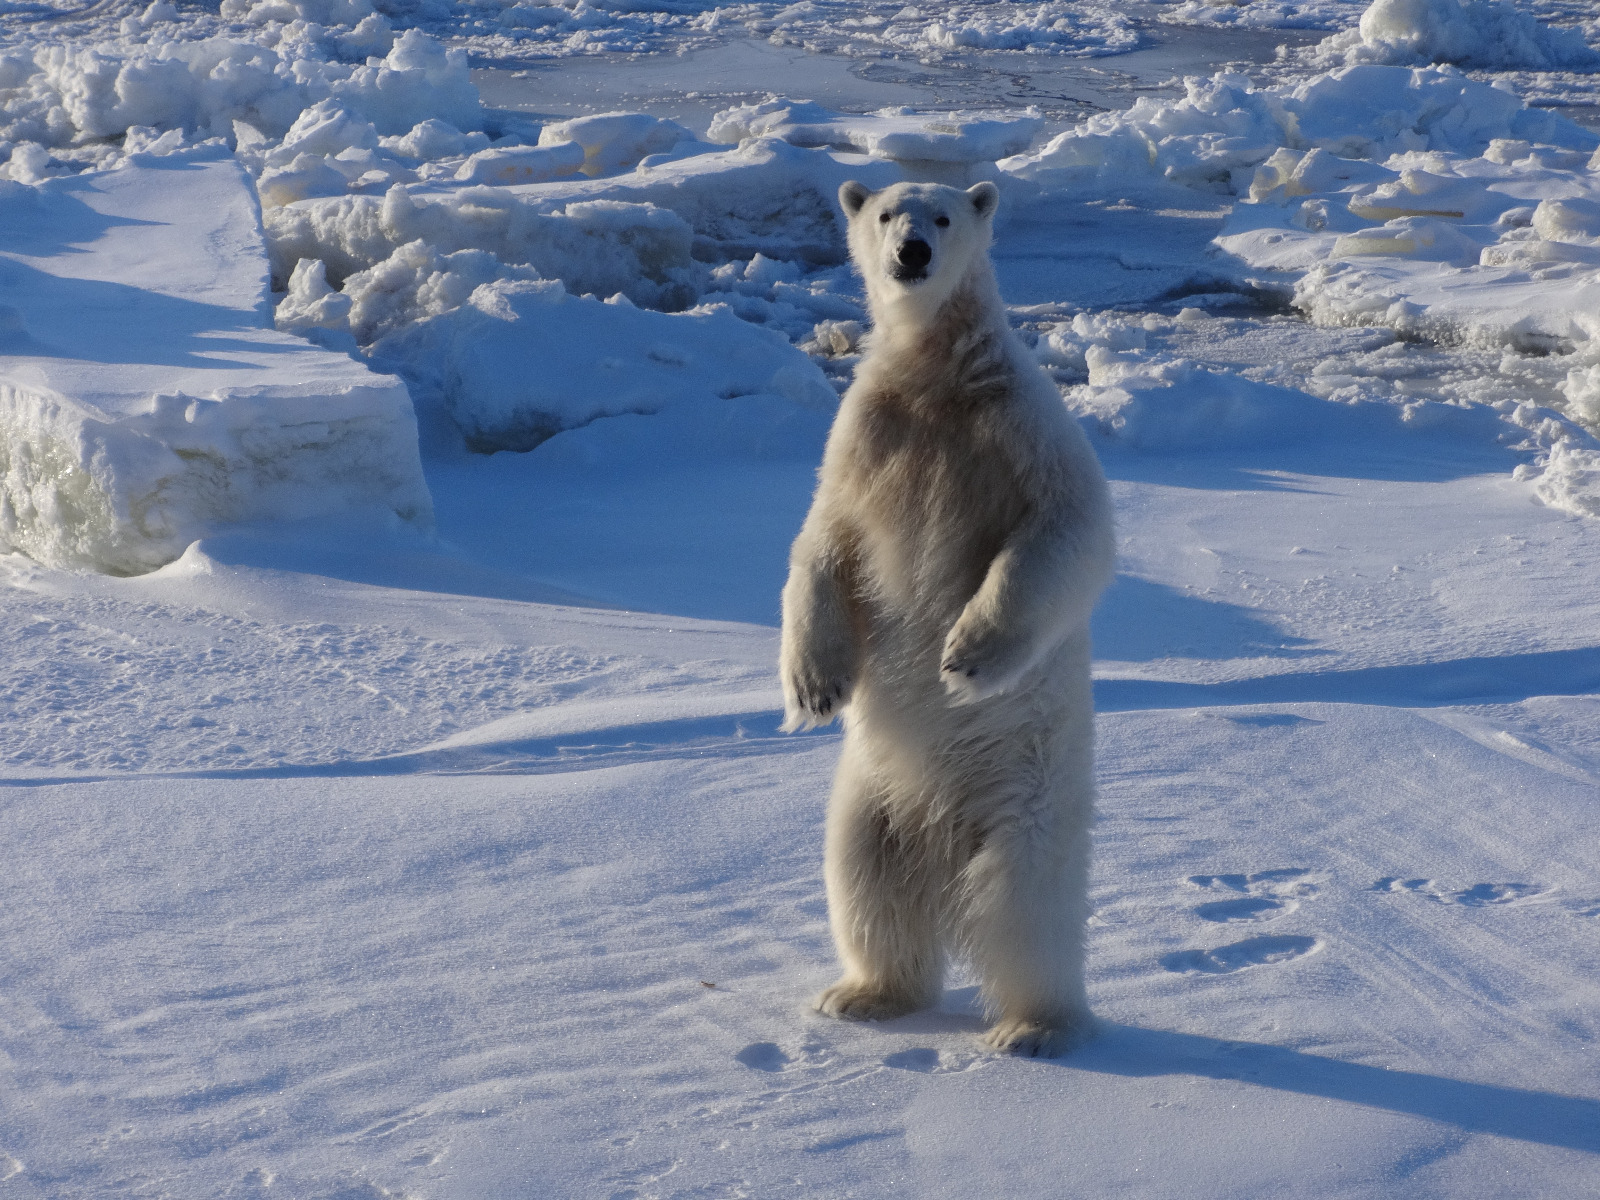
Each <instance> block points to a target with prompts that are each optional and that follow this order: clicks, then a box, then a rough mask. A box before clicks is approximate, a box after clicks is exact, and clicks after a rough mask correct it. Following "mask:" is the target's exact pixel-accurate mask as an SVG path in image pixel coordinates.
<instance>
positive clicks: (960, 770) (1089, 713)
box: [845, 630, 1094, 822]
mask: <svg viewBox="0 0 1600 1200" xmlns="http://www.w3.org/2000/svg"><path fill="white" fill-rule="evenodd" d="M845 725H846V729H847V736H848V737H849V738H850V740H851V742H852V743H853V744H854V746H855V747H856V752H857V753H861V754H863V755H865V756H866V757H867V758H869V759H870V760H872V761H873V763H874V765H875V767H876V773H877V774H878V776H879V778H880V779H883V780H890V781H893V786H892V787H889V788H888V789H887V791H888V792H890V793H891V794H892V795H891V799H892V800H893V802H894V804H895V807H897V808H904V809H906V810H907V811H906V813H905V815H906V817H907V818H908V819H914V820H915V821H917V822H921V821H924V820H927V819H929V818H930V817H937V816H938V814H939V813H941V812H944V813H950V812H953V811H955V810H960V811H961V812H962V813H963V814H964V819H975V820H981V819H982V817H983V815H984V814H985V813H986V812H988V811H989V810H990V809H992V808H995V807H996V806H1004V805H1007V804H1010V803H1012V802H1014V801H1017V800H1026V799H1028V798H1029V797H1032V798H1035V799H1040V800H1044V801H1048V800H1049V799H1050V797H1051V796H1052V795H1053V794H1054V793H1056V792H1059V791H1063V789H1064V790H1065V791H1066V792H1072V793H1080V792H1084V788H1085V787H1086V786H1087V784H1086V782H1085V781H1086V780H1088V779H1089V778H1090V773H1091V769H1092V761H1091V759H1092V751H1091V749H1090V747H1091V746H1092V743H1093V737H1094V729H1093V726H1094V700H1093V694H1092V691H1091V684H1090V676H1089V639H1088V632H1087V630H1080V631H1078V632H1075V633H1074V634H1072V635H1071V636H1069V637H1068V638H1067V639H1066V640H1065V641H1064V642H1062V643H1061V645H1059V646H1057V647H1056V648H1055V649H1054V650H1053V651H1051V652H1050V653H1048V654H1046V655H1045V657H1044V659H1043V660H1042V661H1041V662H1040V663H1039V664H1038V665H1037V666H1035V667H1034V668H1033V669H1031V670H1030V671H1029V672H1028V673H1027V674H1026V675H1025V676H1024V677H1023V678H1022V680H1021V681H1020V682H1019V683H1018V685H1017V687H1016V688H1014V689H1013V690H1011V691H1009V692H1005V693H1002V694H1001V695H998V696H992V697H990V698H988V699H985V700H981V701H978V702H977V703H975V704H954V703H952V702H951V698H950V696H949V694H948V693H947V692H946V691H945V689H944V684H943V683H942V681H941V680H940V678H939V674H938V669H937V663H930V662H927V661H923V662H902V661H896V660H895V659H894V658H892V657H891V656H888V655H883V656H879V655H873V654H869V655H868V656H866V660H865V661H864V662H863V664H862V674H861V678H860V680H859V682H858V683H857V685H856V689H855V691H854V693H853V694H852V696H851V701H850V705H849V707H848V709H847V710H846V715H845ZM1085 794H1086V793H1085ZM952 806H954V808H952Z"/></svg>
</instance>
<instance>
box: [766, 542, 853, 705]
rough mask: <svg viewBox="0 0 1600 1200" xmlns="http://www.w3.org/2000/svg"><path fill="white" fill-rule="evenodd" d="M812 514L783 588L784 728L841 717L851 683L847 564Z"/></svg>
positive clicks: (793, 553)
mask: <svg viewBox="0 0 1600 1200" xmlns="http://www.w3.org/2000/svg"><path fill="white" fill-rule="evenodd" d="M821 524H822V522H820V521H819V520H818V519H817V517H816V516H815V514H813V516H812V517H811V518H808V519H807V521H806V525H805V528H803V529H802V530H801V531H800V536H799V537H797V538H796V539H795V543H794V549H793V550H791V551H790V554H789V581H788V582H787V583H786V584H784V587H783V642H782V648H781V649H780V651H779V655H778V675H779V678H780V680H781V682H782V684H783V714H784V721H783V730H784V732H785V733H793V732H794V731H795V730H798V729H810V728H811V727H812V726H814V725H826V724H827V723H828V722H829V721H831V720H833V719H834V717H836V716H838V715H839V710H840V709H841V708H842V707H843V706H844V704H845V701H847V700H848V699H849V698H850V688H851V685H852V684H853V683H854V682H855V678H854V677H855V670H856V656H857V647H856V634H855V626H854V623H853V621H852V619H851V615H850V604H849V600H848V598H847V595H846V590H845V578H844V577H845V574H846V572H845V568H844V564H843V563H842V561H841V560H840V556H839V554H838V552H837V549H836V547H835V546H834V545H833V544H832V539H830V538H828V537H827V536H826V534H825V532H824V531H823V530H822V529H821V528H819V526H821Z"/></svg>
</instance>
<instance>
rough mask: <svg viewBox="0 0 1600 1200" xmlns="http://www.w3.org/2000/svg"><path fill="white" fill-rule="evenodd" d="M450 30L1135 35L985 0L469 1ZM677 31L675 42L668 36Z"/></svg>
mask: <svg viewBox="0 0 1600 1200" xmlns="http://www.w3.org/2000/svg"><path fill="white" fill-rule="evenodd" d="M452 30H453V32H454V33H456V34H457V35H458V36H459V37H461V39H462V40H463V41H464V42H465V43H466V44H467V45H468V46H470V47H471V49H472V51H473V52H474V53H475V54H480V55H484V56H486V57H487V56H500V55H504V56H511V55H518V54H523V55H525V54H527V53H528V52H529V51H530V50H537V52H538V53H539V54H540V55H542V56H550V57H570V56H574V55H583V54H596V53H617V52H623V53H638V52H641V51H651V50H658V49H661V48H663V47H664V46H667V45H670V46H672V47H674V48H682V49H694V48H697V47H699V46H704V45H708V44H711V43H713V42H716V41H720V40H723V39H725V38H726V37H728V36H729V34H733V35H734V36H755V37H760V38H764V39H765V40H767V41H769V42H771V43H773V44H774V45H780V46H785V45H787V46H805V47H807V48H810V49H813V50H815V51H819V52H824V53H832V54H840V55H846V56H850V57H860V58H883V57H902V56H904V57H911V58H915V59H919V60H922V61H925V62H928V61H939V60H940V59H943V58H945V57H947V56H955V55H959V54H961V53H962V52H963V51H965V50H968V49H983V50H988V51H1001V52H1008V51H1009V52H1014V53H1019V54H1050V55H1063V56H1070V57H1075V58H1088V57H1096V56H1100V55H1106V54H1118V53H1122V52H1125V51H1128V50H1132V49H1135V48H1136V47H1137V46H1138V45H1139V34H1138V30H1137V29H1136V28H1135V26H1134V24H1133V22H1132V21H1131V20H1130V19H1129V17H1128V15H1127V14H1126V13H1125V12H1123V11H1121V10H1120V9H1119V8H1118V7H1117V6H1115V5H1111V4H1099V3H1085V2H1083V0H1022V2H1016V0H988V2H979V3H954V4H941V5H925V6H920V7H919V6H918V5H915V4H905V5H902V4H884V5H880V6H873V7H871V8H868V9H867V10H866V11H863V9H862V6H861V5H859V4H852V3H847V2H844V0H801V2H800V3H788V2H787V0H766V2H763V3H754V4H738V5H717V4H715V3H713V2H712V0H625V2H620V3H617V2H610V0H604V2H602V3H591V0H548V2H541V0H485V2H480V3H477V4H473V5H471V6H470V7H469V6H467V5H462V6H461V8H460V10H459V15H458V16H456V17H455V19H454V20H453V21H452ZM669 39H670V40H669Z"/></svg>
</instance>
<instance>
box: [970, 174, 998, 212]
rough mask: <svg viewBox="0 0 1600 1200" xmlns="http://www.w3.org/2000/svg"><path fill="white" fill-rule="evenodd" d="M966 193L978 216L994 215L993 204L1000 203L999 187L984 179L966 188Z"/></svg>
mask: <svg viewBox="0 0 1600 1200" xmlns="http://www.w3.org/2000/svg"><path fill="white" fill-rule="evenodd" d="M967 195H968V196H970V197H972V208H973V211H975V212H976V213H977V214H978V215H979V216H980V217H992V216H994V210H995V206H996V205H997V204H999V203H1000V189H999V188H997V187H995V185H994V184H992V183H990V182H989V181H988V180H987V179H985V180H984V181H983V182H982V183H975V184H973V185H972V186H971V187H969V188H968V189H967Z"/></svg>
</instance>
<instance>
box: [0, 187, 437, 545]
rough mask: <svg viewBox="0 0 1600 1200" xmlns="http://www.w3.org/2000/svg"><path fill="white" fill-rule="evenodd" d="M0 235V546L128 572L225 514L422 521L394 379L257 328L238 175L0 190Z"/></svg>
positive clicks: (255, 287)
mask: <svg viewBox="0 0 1600 1200" xmlns="http://www.w3.org/2000/svg"><path fill="white" fill-rule="evenodd" d="M0 228H4V229H5V230H6V236H5V238H4V239H3V244H4V247H5V248H4V249H3V250H0V304H3V305H4V306H5V307H4V312H3V314H0V315H3V317H4V320H5V323H6V326H7V328H6V330H5V333H4V335H3V340H0V544H3V545H4V546H6V547H7V548H9V549H14V550H20V551H22V552H24V553H26V554H28V555H30V556H31V557H34V558H36V559H38V560H40V561H42V562H46V563H51V564H56V565H66V566H79V567H89V568H92V569H96V570H102V571H111V572H115V573H122V574H128V573H136V572H140V571H147V570H151V569H153V568H155V567H158V566H160V565H161V564H163V563H165V562H168V561H170V560H172V559H173V558H175V557H177V556H178V555H179V554H180V553H181V552H182V550H183V548H184V547H185V546H186V545H187V544H188V543H189V542H190V541H192V540H193V539H194V538H196V537H198V536H201V535H202V534H204V533H206V532H208V531H210V530H212V529H214V528H216V527H217V526H218V525H219V524H222V523H226V522H236V521H267V520H284V519H297V518H305V517H319V516H326V515H330V514H338V513H356V512H359V513H363V514H366V515H367V518H365V519H370V518H376V519H379V520H381V521H387V522H391V523H392V522H394V521H397V520H398V521H404V522H409V523H412V524H417V525H424V526H425V525H427V524H428V523H429V522H430V520H431V511H432V509H431V502H430V499H429V496H428V491H427V487H426V485H425V483H424V482H423V478H422V471H421V463H420V461H419V458H418V452H417V435H416V421H415V417H414V415H413V412H412V408H411V402H410V398H409V396H408V394H407V392H406V389H405V386H404V385H403V384H402V383H401V382H400V381H399V380H398V379H395V378H393V377H392V376H387V375H377V374H374V373H373V372H372V371H370V370H368V369H367V368H365V367H364V366H362V365H361V364H359V363H356V362H354V361H352V360H351V359H350V358H348V357H347V356H345V355H342V354H335V353H330V352H328V351H325V350H320V349H318V348H316V347H314V346H312V345H310V344H308V343H306V342H304V341H303V340H301V339H298V338H293V337H289V336H286V335H284V334H281V333H277V332H275V331H273V330H270V329H266V328H263V327H262V326H263V324H264V323H265V319H266V311H265V304H264V299H265V297H264V291H265V287H264V285H265V282H266V255H265V248H264V246H263V245H262V242H261V237H260V232H259V226H258V224H257V219H256V212H255V204H254V198H253V196H252V195H251V192H250V187H249V181H248V179H247V178H246V177H245V176H244V174H243V172H242V171H240V169H239V167H238V165H237V164H236V163H234V162H232V161H229V160H227V159H213V160H211V161H206V160H203V159H195V158H188V159H167V160H152V161H150V162H148V163H144V164H135V165H129V166H127V167H125V168H123V169H122V170H119V171H114V172H107V173H90V174H86V175H82V176H78V177H75V178H73V179H68V180H59V181H54V182H50V183H45V184H42V185H40V186H39V187H38V188H37V189H33V188H24V187H21V186H20V185H17V184H11V185H8V187H7V188H6V190H4V191H3V192H0Z"/></svg>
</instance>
